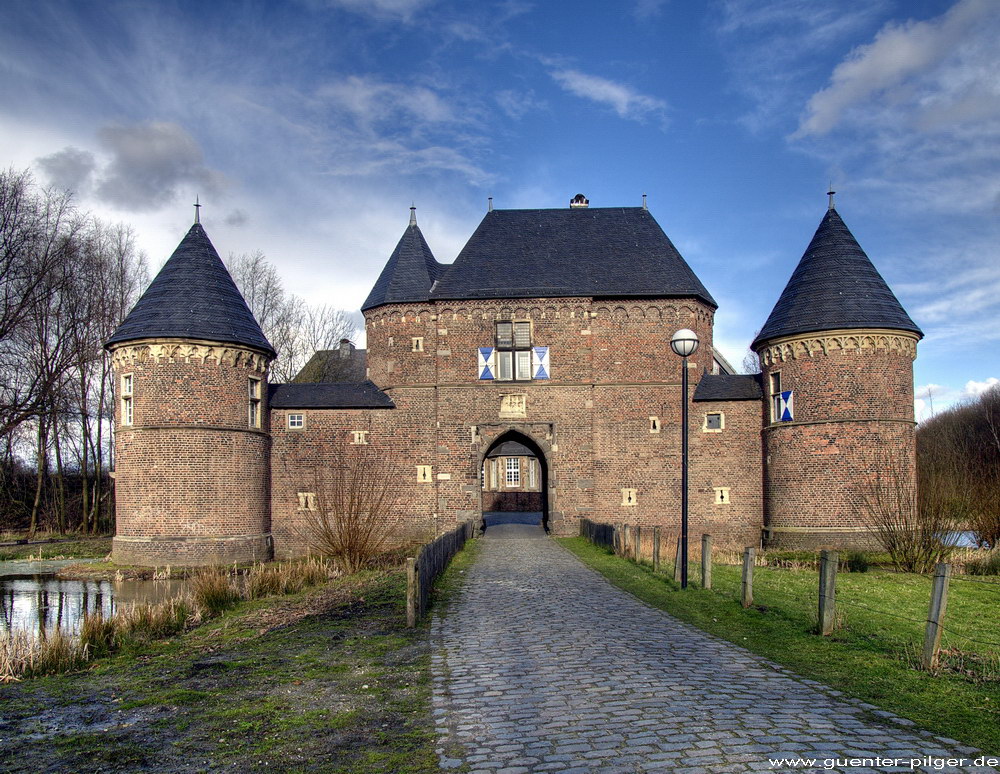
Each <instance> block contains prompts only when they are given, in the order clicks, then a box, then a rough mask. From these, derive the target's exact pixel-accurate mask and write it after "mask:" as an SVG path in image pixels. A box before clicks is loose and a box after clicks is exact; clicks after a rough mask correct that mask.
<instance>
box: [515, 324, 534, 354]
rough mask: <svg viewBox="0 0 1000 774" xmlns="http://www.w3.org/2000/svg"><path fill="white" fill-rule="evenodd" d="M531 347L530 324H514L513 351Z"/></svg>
mask: <svg viewBox="0 0 1000 774" xmlns="http://www.w3.org/2000/svg"><path fill="white" fill-rule="evenodd" d="M530 346H531V323H530V322H516V323H514V349H523V348H525V347H530Z"/></svg>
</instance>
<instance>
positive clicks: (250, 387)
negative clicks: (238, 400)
mask: <svg viewBox="0 0 1000 774" xmlns="http://www.w3.org/2000/svg"><path fill="white" fill-rule="evenodd" d="M247 398H248V416H247V419H248V423H249V425H250V427H260V379H255V378H254V377H252V376H251V377H250V378H249V379H247Z"/></svg>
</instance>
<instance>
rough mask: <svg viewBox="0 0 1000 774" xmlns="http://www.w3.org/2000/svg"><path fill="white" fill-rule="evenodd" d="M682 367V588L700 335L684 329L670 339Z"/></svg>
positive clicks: (685, 577)
mask: <svg viewBox="0 0 1000 774" xmlns="http://www.w3.org/2000/svg"><path fill="white" fill-rule="evenodd" d="M670 348H671V349H672V350H673V351H674V354H677V355H680V356H681V357H682V358H683V364H682V366H681V588H682V589H686V588H687V585H688V356H690V355H693V354H694V353H695V350H696V349H698V334H697V333H695V332H694V331H692V330H690V329H689V328H682V329H681V330H679V331H677V333H675V334H674V335H673V337H672V338H671V339H670Z"/></svg>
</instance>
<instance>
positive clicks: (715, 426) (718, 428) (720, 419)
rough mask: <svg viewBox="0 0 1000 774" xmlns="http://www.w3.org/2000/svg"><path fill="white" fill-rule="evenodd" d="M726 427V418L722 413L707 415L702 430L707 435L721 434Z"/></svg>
mask: <svg viewBox="0 0 1000 774" xmlns="http://www.w3.org/2000/svg"><path fill="white" fill-rule="evenodd" d="M725 426H726V418H725V415H723V414H722V413H721V412H719V413H711V414H705V424H704V425H702V428H701V429H702V430H704V431H705V432H706V433H721V432H722V430H723V429H724V428H725Z"/></svg>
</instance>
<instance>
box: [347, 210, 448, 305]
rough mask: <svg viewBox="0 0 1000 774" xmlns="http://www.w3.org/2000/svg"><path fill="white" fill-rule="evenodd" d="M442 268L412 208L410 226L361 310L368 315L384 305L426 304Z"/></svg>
mask: <svg viewBox="0 0 1000 774" xmlns="http://www.w3.org/2000/svg"><path fill="white" fill-rule="evenodd" d="M442 269H443V267H442V266H441V264H439V263H438V262H437V261H436V260H435V258H434V254H433V253H432V252H431V249H430V247H428V246H427V240H425V239H424V235H423V234H422V233H421V231H420V226H418V225H417V215H416V207H410V223H409V225H408V226H407V227H406V231H404V232H403V236H402V237H401V238H400V240H399V242H398V243H397V244H396V249H395V250H393V251H392V255H391V256H389V260H388V261H387V262H386V264H385V267H384V268H383V269H382V273H381V274H380V275H379V277H378V280H376V282H375V287H373V288H372V290H371V293H369V294H368V298H366V299H365V302H364V303H363V304H362V305H361V311H362V312H366V311H368V310H369V309H372V308H374V307H376V306H382V305H383V304H394V303H406V302H410V301H427V300H428V299H429V298H430V292H431V286H432V285H433V284H434V282H435V280H437V278H438V276H439V275H440V274H441V271H442Z"/></svg>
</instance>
